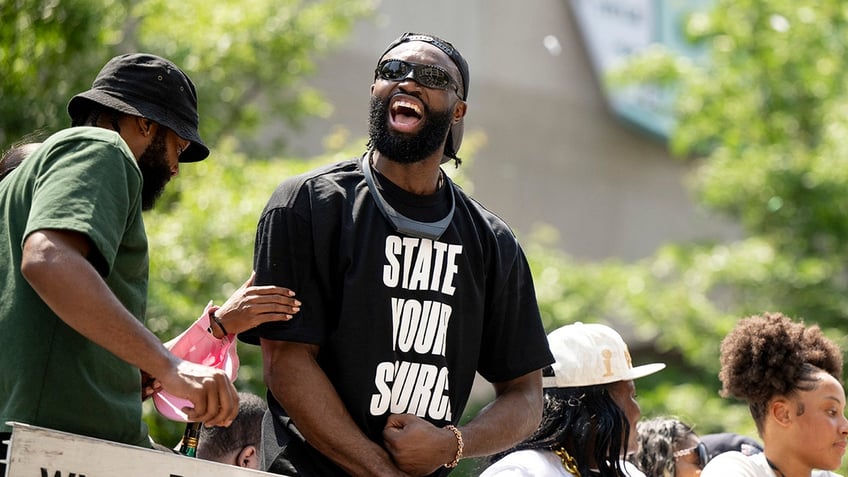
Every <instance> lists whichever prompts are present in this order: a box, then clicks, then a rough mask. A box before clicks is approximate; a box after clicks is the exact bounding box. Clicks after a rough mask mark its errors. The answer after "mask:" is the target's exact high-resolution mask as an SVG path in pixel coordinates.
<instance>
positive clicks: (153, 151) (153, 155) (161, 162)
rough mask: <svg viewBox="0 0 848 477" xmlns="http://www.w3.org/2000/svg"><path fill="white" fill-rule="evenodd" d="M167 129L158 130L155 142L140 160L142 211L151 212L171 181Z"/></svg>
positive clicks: (148, 147) (152, 142) (154, 138)
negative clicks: (166, 142) (166, 141)
mask: <svg viewBox="0 0 848 477" xmlns="http://www.w3.org/2000/svg"><path fill="white" fill-rule="evenodd" d="M166 131H167V130H166V129H165V128H158V129H157V131H156V136H154V137H153V141H151V142H150V145H149V146H147V149H145V150H144V152H143V153H142V154H141V157H139V158H138V168H139V169H141V176H142V177H143V179H144V183H143V184H142V187H141V210H150V209H152V208H153V206H154V205H155V203H156V199H158V198H159V196H161V195H162V192H163V191H164V190H165V185H166V184H168V181H170V180H171V175H172V174H171V166H170V165H169V164H168V158H167V154H168V152H167V146H166V144H165V138H166V136H167V132H166Z"/></svg>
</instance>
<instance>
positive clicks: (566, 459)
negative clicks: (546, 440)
mask: <svg viewBox="0 0 848 477" xmlns="http://www.w3.org/2000/svg"><path fill="white" fill-rule="evenodd" d="M554 454H556V455H557V456H558V457H559V460H561V461H562V467H563V468H564V469H565V470H567V471H569V472H570V473H571V474H572V475H573V476H574V477H580V471H579V470H577V459H575V458H574V457H571V454H569V453H568V451H567V450H565V447H560V448H559V449H554Z"/></svg>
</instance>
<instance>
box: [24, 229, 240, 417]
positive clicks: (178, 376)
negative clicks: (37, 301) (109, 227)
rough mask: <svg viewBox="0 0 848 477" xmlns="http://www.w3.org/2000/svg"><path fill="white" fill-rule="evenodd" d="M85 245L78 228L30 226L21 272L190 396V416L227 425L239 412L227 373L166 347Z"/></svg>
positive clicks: (133, 360) (131, 359)
mask: <svg viewBox="0 0 848 477" xmlns="http://www.w3.org/2000/svg"><path fill="white" fill-rule="evenodd" d="M90 247H91V246H90V243H89V241H88V238H87V237H86V236H85V235H82V234H80V233H77V232H69V231H62V230H41V231H37V232H34V233H32V234H31V235H30V236H29V237H27V239H26V241H25V242H24V247H23V259H22V263H21V273H22V274H23V276H24V277H25V278H26V280H27V281H28V282H29V283H30V285H31V286H32V287H33V289H34V290H35V291H36V293H38V294H39V296H40V297H41V298H42V299H43V300H44V302H45V303H46V304H47V305H48V306H49V307H50V309H52V310H53V312H54V313H56V315H58V316H59V318H60V319H61V320H62V321H64V322H65V323H67V324H68V326H70V327H71V328H73V329H74V330H76V331H77V332H78V333H80V334H81V335H83V336H85V337H86V338H88V339H89V340H91V341H92V342H94V343H97V344H98V345H100V346H102V347H103V348H105V349H106V350H108V351H109V352H111V353H113V354H114V355H115V356H117V357H118V358H121V359H122V360H124V361H126V362H127V363H129V364H131V365H133V366H136V367H138V368H140V369H143V370H145V371H146V372H147V373H149V374H150V375H152V376H156V377H157V378H158V379H159V381H160V382H161V384H162V387H163V388H164V389H165V390H167V391H168V392H170V393H172V394H174V395H175V396H179V397H183V398H186V399H188V400H190V401H191V402H192V403H193V404H194V406H195V407H194V409H192V410H190V411H189V412H188V413H187V414H188V416H189V418H190V419H192V420H196V421H203V422H205V423H207V424H209V425H229V424H230V423H231V422H232V420H233V419H234V418H235V416H236V414H237V413H238V396H237V394H236V390H235V388H234V387H233V385H232V383H230V380H229V378H228V377H227V375H226V374H225V373H223V372H222V371H219V370H215V369H213V368H209V367H207V366H201V365H197V364H194V363H190V362H188V361H183V360H180V359H178V358H177V357H175V356H174V355H172V354H171V353H169V352H168V350H166V349H165V347H164V346H163V345H162V342H161V341H160V340H159V339H158V338H157V337H156V335H154V334H153V333H152V332H150V330H148V329H147V328H145V327H144V325H143V324H142V323H141V322H140V321H138V320H137V319H136V318H135V317H134V316H133V315H132V314H131V313H130V312H129V310H127V309H126V308H125V307H124V306H123V304H122V303H121V302H120V300H118V298H117V297H116V296H115V294H114V293H112V290H110V289H109V287H108V286H107V285H106V282H105V281H103V279H102V278H101V277H100V275H99V274H98V273H97V270H95V268H94V267H93V266H92V265H91V263H90V262H89V261H88V260H87V259H86V256H87V255H88V254H89V252H90Z"/></svg>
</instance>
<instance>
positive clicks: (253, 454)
mask: <svg viewBox="0 0 848 477" xmlns="http://www.w3.org/2000/svg"><path fill="white" fill-rule="evenodd" d="M236 463H237V464H238V466H239V467H247V468H248V469H255V470H259V453H258V452H257V451H256V446H245V447H243V448H242V450H241V451H240V452H239V453H238V456H237V457H236Z"/></svg>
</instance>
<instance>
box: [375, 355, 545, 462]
mask: <svg viewBox="0 0 848 477" xmlns="http://www.w3.org/2000/svg"><path fill="white" fill-rule="evenodd" d="M494 388H495V394H496V396H495V400H494V401H492V402H491V403H490V404H489V405H488V406H486V407H485V408H484V409H483V410H482V411H480V414H478V415H477V416H476V417H475V418H474V419H472V420H471V421H470V422H469V423H468V424H466V425H465V426H462V427H460V428H459V431H460V433H461V434H462V441H463V450H462V456H463V457H480V456H486V455H491V454H495V453H497V452H500V451H503V450H506V449H509V448H510V447H512V446H514V445H515V444H517V443H519V442H521V441H522V440H524V439H525V438H527V436H529V435H530V434H531V433H532V432H533V431H535V430H536V427H537V426H538V425H539V422H540V421H541V419H542V407H543V403H542V373H541V371H539V370H536V371H533V372H530V373H528V374H525V375H524V376H521V377H518V378H515V379H513V380H510V381H505V382H502V383H494ZM383 438H384V439H385V442H386V448H387V449H388V450H389V452H390V453H391V454H392V458H393V459H394V461H395V462H397V465H398V467H400V468H401V469H402V470H404V471H405V472H408V473H409V474H410V475H427V474H429V473H431V472H433V471H435V470H436V469H438V468H439V467H441V466H442V465H444V464H447V463H450V462H452V461H453V460H454V458H455V457H456V455H457V448H458V446H457V444H458V442H457V437H456V436H455V435H454V433H453V432H452V431H451V430H449V429H447V428H444V427H436V426H433V425H432V424H430V423H428V422H427V421H425V420H423V419H421V418H419V417H416V416H413V415H411V414H400V415H397V414H396V415H392V416H390V417H389V420H388V422H387V423H386V428H385V429H384V431H383Z"/></svg>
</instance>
